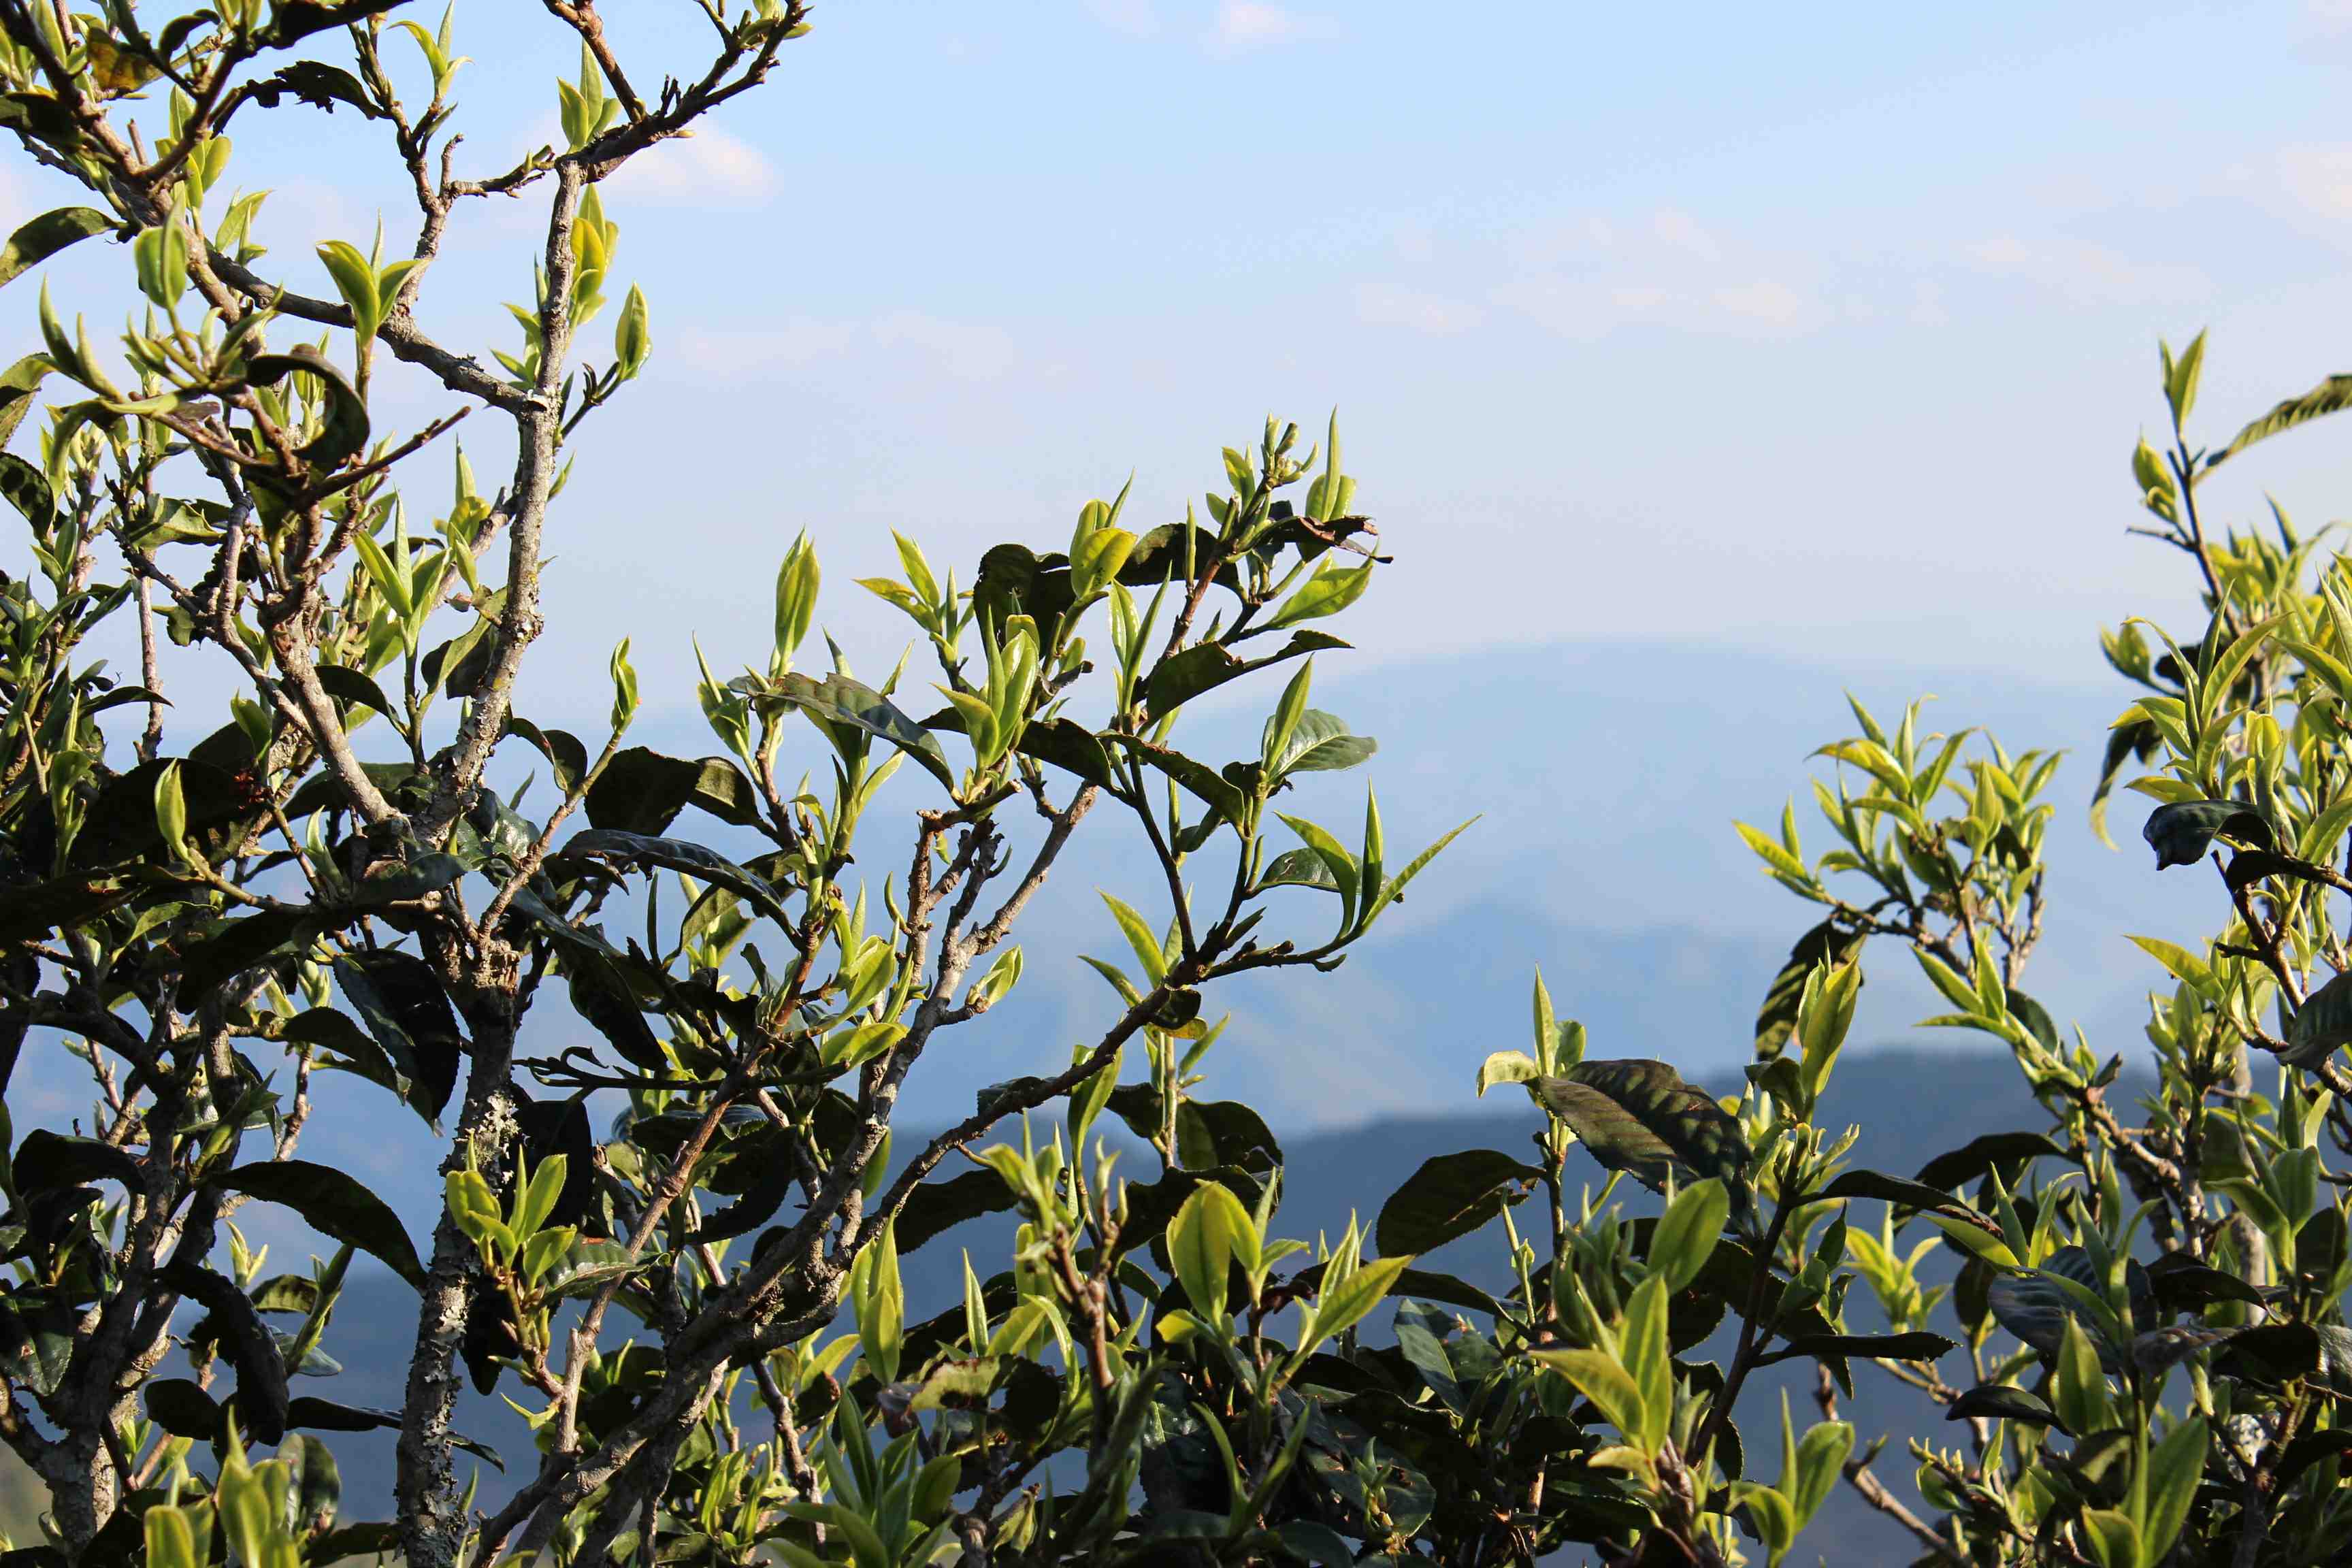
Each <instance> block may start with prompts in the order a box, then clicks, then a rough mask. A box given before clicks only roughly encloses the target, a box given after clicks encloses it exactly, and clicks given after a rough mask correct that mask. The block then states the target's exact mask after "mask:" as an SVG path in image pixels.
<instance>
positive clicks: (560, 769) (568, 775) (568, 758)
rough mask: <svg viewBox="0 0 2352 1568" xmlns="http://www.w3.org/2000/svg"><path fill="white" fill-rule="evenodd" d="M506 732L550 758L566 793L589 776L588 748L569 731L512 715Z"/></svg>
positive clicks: (550, 762)
mask: <svg viewBox="0 0 2352 1568" xmlns="http://www.w3.org/2000/svg"><path fill="white" fill-rule="evenodd" d="M507 733H508V734H509V735H520V736H521V737H522V738H523V740H524V741H526V742H529V743H530V745H531V746H532V747H533V748H534V749H535V750H536V751H537V752H539V754H540V755H541V756H542V757H545V758H546V759H547V765H548V766H549V768H551V770H553V772H554V773H555V787H556V788H558V789H560V790H562V791H563V792H564V793H565V794H567V795H568V794H570V793H571V792H572V790H574V789H576V788H578V787H579V784H580V781H581V780H582V779H583V778H585V777H586V776H587V775H588V748H587V747H585V746H583V745H582V744H581V743H580V738H579V737H578V736H576V735H574V734H572V732H571V731H568V730H542V729H541V728H540V727H539V726H538V725H536V724H534V723H532V722H531V721H530V720H528V719H524V718H520V717H518V716H516V715H513V714H509V715H508V717H507ZM614 760H615V761H617V760H618V758H617V757H616V758H615V759H614ZM588 820H589V822H590V823H591V824H592V825H596V826H602V825H601V824H597V823H596V819H595V817H594V816H593V815H592V816H590V817H589V819H588ZM664 826H667V824H664Z"/></svg>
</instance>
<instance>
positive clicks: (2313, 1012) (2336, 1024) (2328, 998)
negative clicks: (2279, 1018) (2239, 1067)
mask: <svg viewBox="0 0 2352 1568" xmlns="http://www.w3.org/2000/svg"><path fill="white" fill-rule="evenodd" d="M2286 1042H2287V1048H2286V1049H2285V1050H2283V1051H2281V1052H2280V1053H2279V1060H2281V1061H2283V1062H2287V1063H2290V1064H2292V1065H2294V1066H2295V1067H2304V1068H2307V1067H2316V1066H2318V1065H2319V1064H2320V1063H2321V1062H2324V1061H2326V1059H2327V1058H2329V1057H2331V1056H2333V1055H2334V1054H2335V1052H2336V1047H2338V1046H2342V1045H2347V1044H2352V970H2347V971H2346V972H2345V973H2342V974H2339V975H2337V976H2336V978H2335V979H2333V980H2331V981H2329V982H2328V983H2327V984H2325V985H2323V986H2321V987H2320V988H2319V989H2318V990H2316V991H2315V992H2313V993H2312V994H2310V995H2309V996H2307V997H2305V999H2304V1004H2303V1005H2302V1006H2300V1007H2298V1008H2296V1009H2295V1014H2294V1023H2293V1024H2291V1025H2289V1026H2287V1032H2286Z"/></svg>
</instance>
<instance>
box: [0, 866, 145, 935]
mask: <svg viewBox="0 0 2352 1568" xmlns="http://www.w3.org/2000/svg"><path fill="white" fill-rule="evenodd" d="M138 894H139V885H138V884H137V883H136V882H133V881H131V880H130V879H126V878H121V877H59V878H58V879H55V880H53V881H47V882H37V883H35V884H34V885H32V886H31V887H29V888H10V889H7V890H6V894H5V897H0V942H30V941H33V940H35V939H37V938H39V937H44V936H47V934H48V933H49V932H51V931H58V930H59V929H61V928H64V927H67V926H74V925H80V924H83V923H85V922H87V921H94V920H96V919H97V918H98V917H99V916H100V915H102V914H104V913H106V911H107V910H111V909H113V908H115V907H116V906H118V905H121V904H125V903H128V902H130V901H131V900H132V899H134V898H136V897H137V896H138Z"/></svg>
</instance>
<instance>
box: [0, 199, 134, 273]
mask: <svg viewBox="0 0 2352 1568" xmlns="http://www.w3.org/2000/svg"><path fill="white" fill-rule="evenodd" d="M112 227H114V220H113V219H112V218H110V217H109V216H106V215H105V214H104V213H102V212H100V211H99V210H98V209H97V208H95V207H58V208H57V209H56V210H55V211H52V212H45V213H43V214H42V215H41V216H38V217H37V218H34V219H33V220H32V221H31V222H29V223H25V224H20V225H18V226H17V228H16V233H14V234H12V235H10V236H9V237H8V243H7V244H6V245H5V246H0V284H7V283H13V282H15V281H16V279H19V278H21V277H23V276H24V275H25V274H26V273H27V272H29V271H31V270H32V269H33V268H36V267H38V266H39V265H40V264H41V263H42V262H44V261H47V259H48V258H50V257H52V256H55V255H56V254H57V253H58V251H60V250H63V249H64V248H65V247H67V246H68V245H73V244H76V243H78V242H79V241H81V240H85V239H88V238H89V237H90V236H91V235H94V234H104V233H106V232H107V231H108V230H110V229H111V228H112Z"/></svg>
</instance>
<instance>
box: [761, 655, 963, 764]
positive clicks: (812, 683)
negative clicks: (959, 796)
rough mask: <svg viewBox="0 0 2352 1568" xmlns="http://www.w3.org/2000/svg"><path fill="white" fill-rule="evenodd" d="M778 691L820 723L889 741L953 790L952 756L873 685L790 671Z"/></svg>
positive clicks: (779, 684) (781, 681) (843, 676)
mask: <svg viewBox="0 0 2352 1568" xmlns="http://www.w3.org/2000/svg"><path fill="white" fill-rule="evenodd" d="M777 689H778V690H779V691H780V692H781V693H782V696H783V698H784V700H786V701H788V702H791V703H793V705H794V706H796V707H797V708H799V709H800V710H802V711H803V712H804V713H806V714H807V715H808V716H809V717H810V718H812V719H814V720H815V721H817V722H818V723H819V725H820V726H824V727H834V726H845V727H847V728H849V729H852V730H857V731H864V732H865V733H866V734H868V735H872V736H874V737H875V738H876V739H877V740H882V741H887V742H890V744H892V745H894V746H896V747H898V749H899V750H900V751H902V752H906V753H907V755H908V756H909V757H911V758H913V759H914V760H915V761H916V762H917V763H919V764H920V765H921V766H922V768H923V769H924V771H925V772H927V773H929V774H930V775H931V776H932V777H933V778H935V779H937V780H939V781H940V784H942V785H943V786H945V787H946V788H948V789H950V790H951V789H953V788H955V771H954V770H953V769H952V768H950V766H949V765H948V754H947V752H944V751H942V750H940V743H939V742H937V741H935V740H933V739H932V738H931V736H930V732H929V731H927V730H925V729H924V728H923V727H922V726H921V725H920V724H918V723H916V722H915V721H913V720H912V719H909V718H908V717H907V715H906V714H905V713H903V712H901V711H900V710H898V707H897V706H895V705H894V704H893V703H892V702H891V700H889V699H888V698H887V697H885V696H883V695H882V694H881V693H880V692H878V691H877V690H875V689H873V688H872V687H870V686H866V685H864V684H862V683H860V682H858V681H856V680H852V679H850V678H849V677H847V676H845V675H840V674H834V675H828V676H826V677H825V678H824V679H823V680H812V679H810V678H809V677H807V676H805V675H800V674H790V675H786V676H784V677H783V678H782V679H781V680H780V681H778V682H777Z"/></svg>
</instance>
